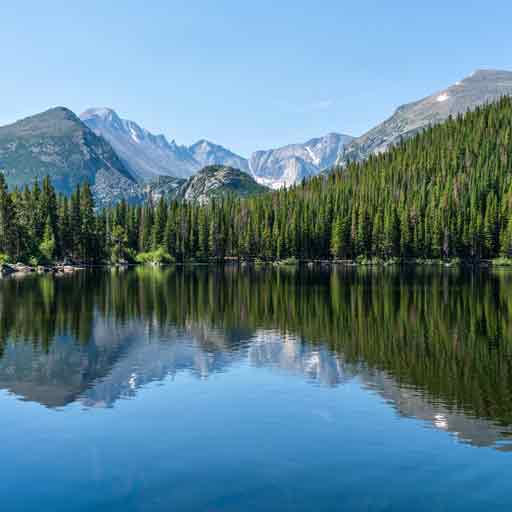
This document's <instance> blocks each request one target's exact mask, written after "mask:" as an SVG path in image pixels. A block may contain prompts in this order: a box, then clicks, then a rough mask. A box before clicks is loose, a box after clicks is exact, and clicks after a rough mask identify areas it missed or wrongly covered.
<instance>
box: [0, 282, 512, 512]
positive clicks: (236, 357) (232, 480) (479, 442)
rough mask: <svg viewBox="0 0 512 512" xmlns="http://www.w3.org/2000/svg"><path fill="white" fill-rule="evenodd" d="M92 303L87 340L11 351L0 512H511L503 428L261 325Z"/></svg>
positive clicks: (14, 342) (24, 294)
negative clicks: (160, 315)
mask: <svg viewBox="0 0 512 512" xmlns="http://www.w3.org/2000/svg"><path fill="white" fill-rule="evenodd" d="M41 279H42V278H41ZM95 279H97V278H95ZM115 279H120V280H122V279H126V277H123V276H119V277H116V278H115ZM187 279H188V278H187ZM319 279H320V282H319V286H320V287H322V286H332V278H328V279H327V280H322V279H321V278H319ZM36 283H37V278H34V279H32V281H30V282H26V283H20V282H18V283H17V284H16V286H15V287H14V290H15V291H14V292H13V288H8V287H7V285H5V282H4V283H0V297H2V298H3V299H7V297H8V296H9V297H10V298H11V299H12V293H15V294H16V297H17V298H18V299H19V300H22V301H27V302H28V300H29V291H28V289H29V288H30V287H31V288H30V289H32V291H33V287H35V286H37V284H36ZM328 283H330V284H328ZM169 284H170V283H169ZM150 285H151V286H153V285H154V283H153V282H152V281H151V279H150V280H149V283H144V284H143V285H142V286H143V287H144V288H146V287H147V286H150ZM59 286H60V285H57V286H56V287H55V289H54V291H53V295H52V299H51V301H50V303H52V304H58V297H59V295H60V294H62V293H64V290H60V289H59ZM80 286H86V287H87V286H88V282H87V281H86V282H85V283H83V282H81V283H80ZM109 286H110V285H109ZM347 286H352V285H348V284H347ZM109 289H110V288H109ZM304 289H305V288H304V287H303V286H300V287H299V288H298V289H297V293H309V292H307V291H306V292H305V291H304ZM173 292H174V291H173V289H172V288H171V287H169V286H166V287H165V291H164V293H169V294H170V293H173ZM2 293H3V294H4V295H2ZM30 297H33V296H32V295H30ZM109 297H110V298H109ZM30 300H31V299H30ZM94 300H96V301H98V296H95V298H92V296H91V297H90V301H91V302H90V305H91V306H92V307H91V310H92V311H93V314H92V316H90V318H89V322H90V324H91V325H89V326H88V329H86V332H88V335H87V336H85V338H84V336H83V335H82V336H81V337H82V339H81V340H79V339H78V338H79V336H78V335H76V333H75V334H73V329H72V328H71V327H69V326H68V327H62V326H61V327H60V328H59V329H56V331H55V332H54V333H52V336H51V342H50V343H46V344H44V346H41V345H40V344H39V343H37V340H34V337H33V333H32V334H30V335H23V336H19V335H17V334H15V333H12V332H11V334H10V335H9V336H8V337H6V339H5V342H4V349H3V352H2V359H0V388H1V389H2V391H0V425H1V432H2V444H1V448H0V455H1V460H2V464H1V466H0V496H2V509H3V510H6V511H24V512H30V511H42V510H48V511H50V510H51V511H52V512H58V511H70V510H72V511H91V510H94V511H103V510H105V511H124V512H128V511H146V510H151V511H169V510H179V511H189V510H190V511H221V510H222V511H241V510H243V511H251V510H258V511H260V510H265V511H272V510H276V511H277V510H279V511H282V510H293V511H302V510H304V511H313V510H314V511H323V510H326V511H327V510H329V511H330V510H355V511H359V510H361V511H363V510H364V511H367V510H371V511H373V510H375V511H391V510H393V511H395V510H398V511H401V510H404V511H406V510H407V511H408V510H417V511H423V510H424V511H432V510H447V511H448V510H449V511H453V510H465V511H469V510H510V507H511V504H512V495H511V494H510V487H509V482H510V477H511V476H512V458H511V457H512V453H510V452H509V451H508V446H509V445H508V444H507V440H508V434H507V432H508V428H509V427H508V425H507V424H506V423H505V422H504V421H503V420H502V418H497V417H496V418H493V417H482V415H479V414H477V412H475V411H474V410H473V411H471V410H470V409H468V408H465V407H463V404H459V406H453V405H449V400H448V398H446V396H441V394H439V395H437V396H436V395H435V394H432V393H431V392H430V391H427V390H426V388H427V385H425V387H424V388H421V387H419V386H418V385H414V386H413V385H410V384H408V383H406V382H403V380H404V379H402V378H399V377H396V376H394V375H393V374H392V372H391V371H390V370H389V369H386V368H378V367H376V366H375V365H374V366H371V365H370V364H369V363H368V361H365V360H363V359H361V358H360V359H359V360H353V361H348V360H347V357H346V356H345V354H343V352H341V351H340V350H333V348H332V346H330V345H329V344H328V343H327V342H324V343H322V342H315V343H313V342H311V341H310V340H308V339H306V338H304V337H303V336H301V335H297V334H295V333H292V332H290V331H286V332H284V331H282V330H280V329H276V328H275V326H274V325H268V326H265V325H264V324H271V322H270V321H269V320H268V317H266V316H265V315H260V318H259V319H258V321H257V323H258V324H260V325H258V326H257V327H256V328H254V329H249V328H248V327H247V321H246V320H243V319H244V318H246V315H245V312H244V311H243V310H242V309H241V310H240V318H241V319H242V320H240V325H239V326H238V327H239V329H238V328H235V329H233V328H232V327H230V328H227V327H226V328H222V327H220V326H221V325H222V323H223V322H222V315H221V314H219V315H218V316H217V317H216V319H215V320H213V319H212V317H211V316H208V315H203V316H201V317H198V316H197V315H196V314H194V315H190V316H189V317H188V321H187V322H181V321H179V320H176V323H175V324H173V323H171V322H167V321H157V320H155V318H153V319H152V320H151V319H148V318H149V317H147V316H145V317H144V318H142V317H141V316H138V314H135V313H131V314H127V315H123V319H121V320H120V319H118V320H115V321H114V319H113V318H114V316H115V315H114V314H113V312H112V311H113V310H112V309H110V308H105V307H104V306H105V302H102V308H101V311H100V310H99V309H96V307H94ZM102 300H103V301H106V303H107V304H110V305H111V306H112V305H113V303H114V298H113V295H110V294H109V293H106V294H104V296H103V295H102ZM130 300H131V299H130ZM214 302H216V301H214ZM34 303H35V304H38V305H37V306H34ZM0 304H5V302H4V303H2V302H0ZM31 304H32V305H31V306H30V307H31V308H33V307H35V308H36V310H37V309H38V308H40V307H41V308H42V307H47V305H48V301H47V299H44V300H42V301H41V302H38V301H33V300H31ZM214 306H215V305H214ZM17 307H18V308H23V307H24V303H23V302H21V303H20V302H19V301H18V306H17ZM59 307H60V308H62V306H59ZM69 307H70V308H71V309H70V310H67V309H65V308H64V311H63V313H62V314H65V315H68V314H69V315H71V314H72V312H73V306H69ZM112 307H113V306H112ZM116 307H117V306H116ZM214 309H215V307H214ZM219 309H221V308H220V307H219ZM109 311H110V313H109ZM31 312H32V314H33V309H31ZM150 316H151V315H150ZM185 316H187V315H185ZM235 316H236V315H235ZM265 318H266V319H265ZM79 320H80V317H79V318H78V321H79ZM82 320H83V318H82ZM41 336H42V334H41ZM390 343H391V340H390ZM113 347H114V348H113ZM103 360H105V361H106V363H105V364H104V366H102V364H103V363H102V362H101V361H103ZM93 370H94V371H93Z"/></svg>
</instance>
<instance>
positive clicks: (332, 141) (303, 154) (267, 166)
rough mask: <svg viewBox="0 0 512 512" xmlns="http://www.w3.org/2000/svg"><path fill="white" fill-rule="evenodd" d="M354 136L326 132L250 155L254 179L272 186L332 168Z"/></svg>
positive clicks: (281, 184) (292, 181)
mask: <svg viewBox="0 0 512 512" xmlns="http://www.w3.org/2000/svg"><path fill="white" fill-rule="evenodd" d="M353 139H354V138H353V137H351V136H350V135H340V134H338V133H329V134H328V135H326V136H324V137H320V138H317V139H311V140H309V141H307V142H305V143H304V144H290V145H288V146H283V147H281V148H277V149H270V150H268V151H256V152H255V153H253V154H252V156H251V160H250V162H249V168H250V171H251V173H252V175H253V176H254V177H255V179H256V180H257V181H258V182H259V183H261V184H263V185H267V186H268V187H271V188H281V187H283V186H286V187H289V186H291V185H294V184H295V183H299V182H300V181H302V180H303V179H304V178H310V177H311V176H315V175H317V174H319V173H320V172H321V171H323V170H324V169H328V168H329V167H332V166H333V165H334V164H335V163H336V160H337V158H338V156H339V155H340V153H342V152H343V149H344V148H345V146H346V145H347V144H348V143H350V142H351V141H352V140H353Z"/></svg>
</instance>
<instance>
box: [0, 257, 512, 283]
mask: <svg viewBox="0 0 512 512" xmlns="http://www.w3.org/2000/svg"><path fill="white" fill-rule="evenodd" d="M229 264H232V265H238V266H240V267H268V266H271V267H284V268H293V267H308V268H314V267H333V268H336V267H345V268H388V267H394V268H396V267H406V268H412V267H441V268H460V267H470V268H479V269H480V268H508V267H511V268H512V259H506V258H497V259H485V260H483V259H482V260H459V259H453V260H443V259H429V260H421V259H411V260H401V259H392V260H380V259H369V260H362V261H361V260H360V261H358V260H332V259H329V260H327V259H325V260H295V259H288V260H277V261H264V260H259V259H251V260H247V259H238V258H225V259H224V260H210V261H196V260H189V261H177V262H172V263H160V262H153V263H128V262H122V263H103V264H102V263H98V264H68V263H66V264H64V263H55V264H50V265H37V266H32V265H26V264H24V263H15V264H11V263H2V264H0V278H1V277H8V276H10V275H30V274H52V275H55V276H62V275H69V274H74V273H76V272H78V271H81V270H90V269H94V268H98V269H100V268H101V269H120V268H121V269H122V268H129V267H173V266H184V267H188V266H193V267H212V266H217V265H229Z"/></svg>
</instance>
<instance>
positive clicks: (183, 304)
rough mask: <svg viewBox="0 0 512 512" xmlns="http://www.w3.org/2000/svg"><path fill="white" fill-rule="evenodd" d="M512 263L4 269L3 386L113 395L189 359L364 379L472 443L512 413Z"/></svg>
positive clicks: (204, 365)
mask: <svg viewBox="0 0 512 512" xmlns="http://www.w3.org/2000/svg"><path fill="white" fill-rule="evenodd" d="M511 286H512V273H508V272H506V271H502V272H499V271H497V272H490V271H489V272H484V271H479V272H468V271H463V270H452V269H450V270H437V269H416V270H414V269H409V270H402V271H397V270H393V269H385V270H382V269H380V270H371V269H366V270H365V269H358V270H353V269H333V270H328V269H325V270H320V269H319V270H311V269H294V268H279V269H276V268H269V267H262V268H238V267H235V266H224V267H218V268H215V269H211V268H192V267H191V268H164V269H153V268H136V269H130V270H125V271H122V270H118V271H115V270H114V271H94V272H82V273H77V274H75V275H72V276H66V277H63V278H52V277H50V276H27V277H24V278H22V279H19V278H9V279H4V280H2V281H0V388H2V389H6V390H8V391H9V392H11V393H14V394H16V395H17V396H18V397H20V398H22V399H24V400H30V401H36V402H39V403H41V404H43V405H46V406H48V407H63V406H65V405H67V404H69V403H72V402H75V401H80V402H81V403H82V404H84V405H86V406H112V405H114V403H115V402H116V400H117V399H119V398H127V397H133V396H135V394H136V392H137V389H139V388H140V387H141V386H143V385H144V384H146V383H148V382H151V381H155V380H162V379H164V378H166V377H168V376H170V375H171V376H172V375H175V374H177V373H179V372H181V371H188V372H190V373H192V374H194V375H197V376H198V377H200V378H206V377H207V376H208V375H209V374H211V373H213V372H222V371H229V368H230V367H231V366H232V365H234V364H249V365H250V366H251V367H259V366H265V367H269V366H270V367H273V368H276V369H278V370H279V371H284V372H286V373H287V374H296V375H299V376H300V377H301V378H305V379H307V380H308V381H310V382H311V383H313V384H321V385H326V386H336V385H339V384H342V383H343V382H345V381H347V380H349V379H358V380H359V381H360V382H361V384H362V385H363V386H365V387H367V388H368V389H371V390H373V391H374V392H376V393H378V394H379V395H380V396H381V397H382V398H383V399H385V400H386V401H388V402H389V403H390V404H391V405H392V406H393V407H395V408H396V410H397V411H398V412H399V413H400V414H401V415H403V416H409V417H415V418H420V419H423V420H426V421H428V422H429V424H431V425H432V426H433V427H435V428H438V429H444V430H448V431H451V432H454V433H456V435H457V436H458V438H459V439H460V440H462V441H467V442H471V443H473V444H476V445H482V446H487V445H496V446H497V447H499V448H500V449H507V447H508V445H506V444H505V443H504V441H505V440H506V439H508V437H509V433H510V426H511V425H512V393H511V390H512V358H511V356H512V331H511V329H512V328H511V325H510V321H509V320H510V315H511V311H512V309H511V308H512V294H511V293H510V291H511Z"/></svg>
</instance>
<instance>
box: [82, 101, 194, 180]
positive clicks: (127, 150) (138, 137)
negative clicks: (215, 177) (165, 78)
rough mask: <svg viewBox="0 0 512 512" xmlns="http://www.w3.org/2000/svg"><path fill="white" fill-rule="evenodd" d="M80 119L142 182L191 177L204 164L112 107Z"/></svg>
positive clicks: (97, 110) (88, 113) (100, 109)
mask: <svg viewBox="0 0 512 512" xmlns="http://www.w3.org/2000/svg"><path fill="white" fill-rule="evenodd" d="M80 119H82V121H83V122H84V123H85V124H86V125H87V126H89V128H91V130H93V131H94V132H95V133H96V134H97V135H101V136H102V137H104V138H105V139H106V140H107V141H108V142H109V143H110V144H111V145H112V147H113V148H114V150H115V151H116V153H117V154H118V155H119V157H120V158H121V160H122V161H123V162H124V163H125V165H126V166H127V167H128V168H129V169H130V170H131V171H132V173H133V174H134V175H135V176H137V177H138V178H139V179H141V180H147V179H151V178H154V177H155V176H159V175H167V176H174V177H178V178H188V177H189V176H192V174H194V173H196V172H197V171H199V169H200V168H201V165H200V164H199V163H198V162H197V161H196V160H195V159H194V157H193V156H192V154H191V153H190V151H189V150H188V148H187V147H185V146H179V145H178V144H176V142H175V141H174V140H173V141H171V142H169V141H168V140H167V139H166V138H165V137H164V136H163V135H153V134H152V133H150V132H149V131H148V130H146V129H144V128H141V127H140V126H139V125H138V124H137V123H135V122H134V121H129V120H127V119H121V118H120V117H119V116H118V115H117V114H116V112H114V110H112V109H110V108H91V109H89V110H86V111H85V112H84V113H82V114H81V115H80Z"/></svg>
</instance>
